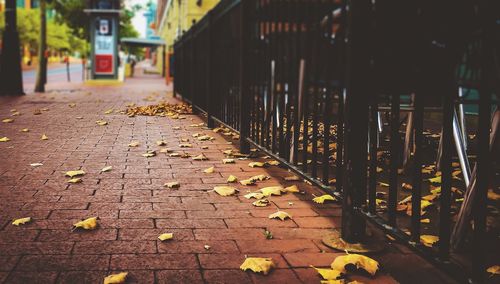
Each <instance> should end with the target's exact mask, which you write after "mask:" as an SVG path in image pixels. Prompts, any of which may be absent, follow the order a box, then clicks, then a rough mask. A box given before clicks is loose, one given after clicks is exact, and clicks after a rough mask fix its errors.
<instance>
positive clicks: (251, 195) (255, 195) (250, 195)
mask: <svg viewBox="0 0 500 284" xmlns="http://www.w3.org/2000/svg"><path fill="white" fill-rule="evenodd" d="M243 197H245V198H246V199H250V198H255V199H262V198H264V194H262V193H260V192H250V193H248V194H245V195H244V196H243Z"/></svg>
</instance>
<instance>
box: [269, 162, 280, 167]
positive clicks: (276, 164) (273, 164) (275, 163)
mask: <svg viewBox="0 0 500 284" xmlns="http://www.w3.org/2000/svg"><path fill="white" fill-rule="evenodd" d="M267 164H268V165H270V166H279V165H280V162H278V161H269V162H267Z"/></svg>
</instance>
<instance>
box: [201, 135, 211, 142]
mask: <svg viewBox="0 0 500 284" xmlns="http://www.w3.org/2000/svg"><path fill="white" fill-rule="evenodd" d="M197 139H198V140H199V141H207V140H212V139H213V138H212V137H211V136H208V135H203V136H199V137H198V138H197Z"/></svg>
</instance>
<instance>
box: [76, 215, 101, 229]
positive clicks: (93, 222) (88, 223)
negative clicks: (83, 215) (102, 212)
mask: <svg viewBox="0 0 500 284" xmlns="http://www.w3.org/2000/svg"><path fill="white" fill-rule="evenodd" d="M73 227H74V229H77V228H82V229H85V230H93V229H95V228H96V227H97V217H91V218H87V219H85V220H83V221H80V222H77V223H75V224H73Z"/></svg>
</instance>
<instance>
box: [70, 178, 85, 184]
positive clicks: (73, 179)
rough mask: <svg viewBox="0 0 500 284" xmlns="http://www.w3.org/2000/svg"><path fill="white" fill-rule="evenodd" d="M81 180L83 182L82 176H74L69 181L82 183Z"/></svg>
mask: <svg viewBox="0 0 500 284" xmlns="http://www.w3.org/2000/svg"><path fill="white" fill-rule="evenodd" d="M80 182H82V179H81V178H72V179H70V180H68V183H80Z"/></svg>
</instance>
